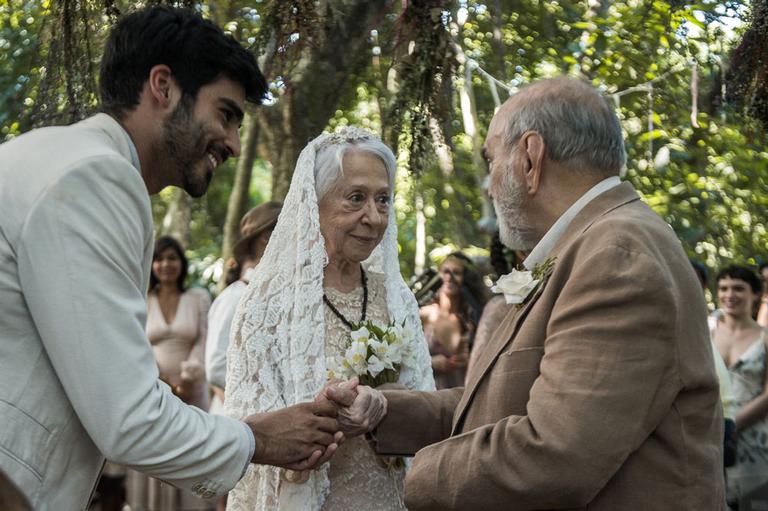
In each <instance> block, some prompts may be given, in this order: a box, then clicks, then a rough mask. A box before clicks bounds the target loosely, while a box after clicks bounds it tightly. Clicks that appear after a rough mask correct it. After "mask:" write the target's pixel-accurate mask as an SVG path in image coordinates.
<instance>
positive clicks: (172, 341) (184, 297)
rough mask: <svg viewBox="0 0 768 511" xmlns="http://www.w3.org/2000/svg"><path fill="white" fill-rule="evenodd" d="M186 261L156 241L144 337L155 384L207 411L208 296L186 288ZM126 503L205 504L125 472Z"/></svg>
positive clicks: (169, 510)
mask: <svg viewBox="0 0 768 511" xmlns="http://www.w3.org/2000/svg"><path fill="white" fill-rule="evenodd" d="M186 279H187V258H186V257H185V256H184V250H183V249H182V247H181V244H180V243H179V242H178V241H176V240H175V239H173V238H171V237H170V236H163V237H161V238H158V240H157V242H156V243H155V251H154V253H153V255H152V274H151V276H150V280H149V294H148V296H147V327H146V330H147V337H148V338H149V341H150V343H151V344H152V350H153V351H154V353H155V360H156V361H157V366H158V368H159V370H160V379H161V380H163V381H164V382H165V383H167V384H168V385H170V387H171V389H172V390H173V392H174V394H176V395H177V396H179V397H180V398H181V399H182V400H183V401H184V402H185V403H187V404H190V405H194V406H197V407H198V408H200V409H203V410H207V409H208V389H207V386H206V382H205V368H204V362H203V359H204V354H205V336H206V331H207V329H208V309H209V307H210V305H211V302H210V298H209V296H208V292H207V291H205V290H203V289H199V288H198V289H187V288H186V287H185V285H184V283H185V281H186ZM127 494H128V503H129V505H130V506H131V509H132V510H134V511H139V510H145V509H146V510H150V509H151V510H163V511H173V510H177V509H184V510H192V509H195V510H206V509H211V508H212V507H213V505H214V504H213V503H212V502H211V501H210V500H201V499H198V498H196V497H195V496H194V495H192V494H190V493H186V492H182V491H181V490H178V489H177V488H175V487H173V486H171V485H169V484H167V483H164V482H162V481H160V480H159V479H154V478H151V477H148V476H145V475H143V474H141V473H139V472H135V471H132V470H129V471H128V478H127Z"/></svg>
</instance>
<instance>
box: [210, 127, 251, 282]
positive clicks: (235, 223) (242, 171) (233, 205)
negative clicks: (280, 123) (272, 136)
mask: <svg viewBox="0 0 768 511" xmlns="http://www.w3.org/2000/svg"><path fill="white" fill-rule="evenodd" d="M258 139H259V123H258V121H257V120H256V117H255V116H252V115H249V116H248V118H247V121H246V127H245V137H244V138H243V144H242V147H243V149H242V152H241V153H240V159H238V160H237V167H235V177H234V181H233V184H232V193H231V195H230V196H229V201H228V202H227V216H226V219H225V220H224V241H223V242H222V245H221V258H222V259H224V261H225V262H226V261H228V260H229V258H231V257H232V250H233V249H234V247H235V243H237V240H238V239H239V238H240V219H241V218H242V217H243V215H244V214H245V213H246V211H247V209H248V204H249V199H250V194H249V193H248V192H249V188H250V185H251V175H252V174H253V162H254V161H255V160H256V145H257V141H258ZM222 289H224V279H221V280H220V281H219V291H221V290H222Z"/></svg>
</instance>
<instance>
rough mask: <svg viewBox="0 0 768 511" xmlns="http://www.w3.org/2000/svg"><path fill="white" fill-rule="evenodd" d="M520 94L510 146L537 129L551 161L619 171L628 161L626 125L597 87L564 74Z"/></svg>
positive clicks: (603, 171)
mask: <svg viewBox="0 0 768 511" xmlns="http://www.w3.org/2000/svg"><path fill="white" fill-rule="evenodd" d="M521 93H522V94H523V96H522V97H521V98H519V99H520V100H519V101H518V104H516V105H515V108H514V111H513V112H512V113H511V115H510V116H509V121H508V124H507V126H506V127H505V131H504V141H505V143H506V145H507V147H509V148H510V149H511V148H512V146H513V145H514V144H515V143H517V141H518V140H519V139H520V137H522V136H523V134H524V133H525V132H527V131H536V132H537V133H539V135H541V137H542V138H543V139H544V142H545V147H546V150H547V157H548V158H550V159H551V160H554V161H557V162H560V163H562V164H564V165H565V166H567V167H569V168H571V169H573V170H585V171H593V172H594V171H597V172H599V173H600V174H604V175H618V174H619V171H620V170H621V168H622V167H623V166H624V164H625V163H626V161H627V155H626V152H625V150H624V137H623V135H622V133H621V125H620V124H619V119H618V117H617V116H616V113H615V112H614V111H613V108H611V106H610V104H609V103H608V101H606V99H605V98H604V97H603V96H602V95H601V94H600V93H599V92H598V91H597V90H596V89H595V88H594V87H592V86H591V85H589V84H587V83H585V82H582V81H579V80H575V79H572V78H565V77H560V78H553V79H550V80H543V81H540V82H536V83H535V84H533V85H530V86H528V87H525V88H524V89H523V90H522V91H521Z"/></svg>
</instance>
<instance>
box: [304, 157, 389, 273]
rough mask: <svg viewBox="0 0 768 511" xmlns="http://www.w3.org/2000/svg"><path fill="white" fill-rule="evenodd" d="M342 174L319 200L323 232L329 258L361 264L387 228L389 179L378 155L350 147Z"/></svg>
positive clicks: (343, 161)
mask: <svg viewBox="0 0 768 511" xmlns="http://www.w3.org/2000/svg"><path fill="white" fill-rule="evenodd" d="M342 165H343V169H344V173H343V176H342V177H341V179H340V180H339V182H338V183H336V185H335V186H334V187H333V188H332V189H331V190H330V191H329V192H328V193H326V194H325V196H324V197H323V198H322V200H320V204H319V211H320V232H321V233H322V234H323V237H324V238H325V250H326V252H327V253H328V258H329V259H330V260H331V261H332V262H333V261H338V260H339V259H342V260H347V261H349V262H354V263H359V262H362V261H365V260H366V259H368V256H370V255H371V252H373V249H374V248H376V246H377V245H378V244H379V242H380V241H381V238H382V237H383V236H384V231H385V230H386V229H387V222H388V218H389V208H390V207H391V205H390V198H389V195H390V190H389V179H388V177H387V169H386V167H384V163H383V162H382V161H381V160H380V159H379V158H378V157H376V156H374V155H372V154H370V153H367V152H364V151H357V150H354V149H353V150H349V151H347V152H346V153H345V154H344V158H343V160H342Z"/></svg>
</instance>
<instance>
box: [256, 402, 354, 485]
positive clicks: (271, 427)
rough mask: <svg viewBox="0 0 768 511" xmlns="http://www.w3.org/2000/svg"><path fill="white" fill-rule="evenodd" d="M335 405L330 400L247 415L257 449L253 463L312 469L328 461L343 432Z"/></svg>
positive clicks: (340, 441)
mask: <svg viewBox="0 0 768 511" xmlns="http://www.w3.org/2000/svg"><path fill="white" fill-rule="evenodd" d="M336 416H337V407H336V404H334V403H332V402H330V401H328V400H327V399H321V400H317V401H315V402H313V403H301V404H298V405H294V406H289V407H288V408H283V409H282V410H277V411H274V412H267V413H257V414H254V415H249V416H248V417H246V418H245V423H246V424H247V425H248V426H249V427H250V428H251V431H253V436H254V438H255V440H256V450H255V452H254V454H253V458H252V459H251V462H252V463H260V464H263V465H275V466H277V467H283V468H288V469H291V470H309V469H314V468H317V467H318V466H320V465H322V464H323V463H325V462H326V461H328V460H329V459H330V458H331V456H333V453H334V452H336V449H338V447H339V445H340V444H341V443H342V442H343V441H344V435H343V434H342V433H341V432H340V430H339V424H338V422H337V420H336Z"/></svg>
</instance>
